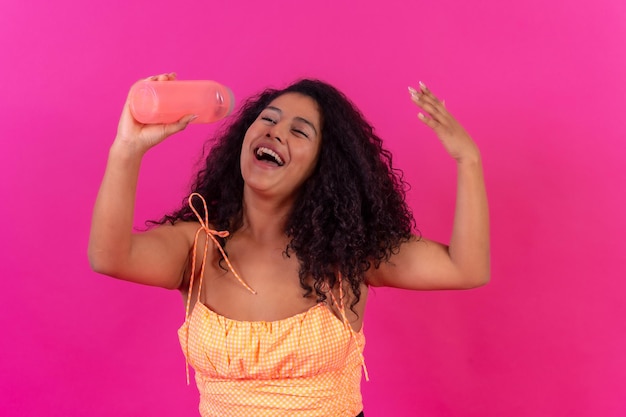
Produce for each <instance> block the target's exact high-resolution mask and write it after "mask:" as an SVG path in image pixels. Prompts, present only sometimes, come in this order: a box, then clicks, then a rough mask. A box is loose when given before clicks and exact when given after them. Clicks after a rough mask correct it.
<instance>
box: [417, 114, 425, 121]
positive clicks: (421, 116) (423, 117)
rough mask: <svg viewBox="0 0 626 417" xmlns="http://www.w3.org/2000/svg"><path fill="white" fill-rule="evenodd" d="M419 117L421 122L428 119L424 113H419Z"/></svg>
mask: <svg viewBox="0 0 626 417" xmlns="http://www.w3.org/2000/svg"><path fill="white" fill-rule="evenodd" d="M417 117H419V118H420V119H421V120H424V119H426V116H424V113H417Z"/></svg>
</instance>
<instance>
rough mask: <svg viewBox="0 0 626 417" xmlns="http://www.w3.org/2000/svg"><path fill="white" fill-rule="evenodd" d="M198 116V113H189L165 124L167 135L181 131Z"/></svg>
mask: <svg viewBox="0 0 626 417" xmlns="http://www.w3.org/2000/svg"><path fill="white" fill-rule="evenodd" d="M197 118H198V115H196V114H188V115H187V116H184V117H182V118H181V119H180V120H179V121H177V122H176V123H169V124H166V125H163V131H164V133H165V134H166V135H167V136H170V135H173V134H174V133H176V132H180V131H181V130H183V129H185V128H186V127H187V126H188V125H189V123H191V122H192V121H194V120H195V119H197Z"/></svg>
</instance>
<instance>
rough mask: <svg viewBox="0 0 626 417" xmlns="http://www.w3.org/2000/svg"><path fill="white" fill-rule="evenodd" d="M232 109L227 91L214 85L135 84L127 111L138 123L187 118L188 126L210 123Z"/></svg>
mask: <svg viewBox="0 0 626 417" xmlns="http://www.w3.org/2000/svg"><path fill="white" fill-rule="evenodd" d="M234 105H235V98H234V96H233V92H232V91H231V90H230V88H228V87H226V86H223V85H221V84H219V83H217V82H215V81H200V80H197V81H180V80H173V81H139V82H137V83H136V84H135V85H133V86H132V88H131V89H130V111H131V113H132V114H133V117H134V118H135V120H137V121H138V122H140V123H145V124H153V123H173V122H176V121H178V120H180V118H181V117H183V116H185V115H188V114H195V115H197V116H198V117H197V118H196V119H195V120H194V121H193V122H192V123H212V122H215V121H218V120H220V119H222V118H224V117H226V116H228V115H229V114H230V113H231V112H232V111H233V107H234Z"/></svg>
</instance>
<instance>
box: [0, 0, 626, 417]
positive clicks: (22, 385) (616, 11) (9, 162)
mask: <svg viewBox="0 0 626 417" xmlns="http://www.w3.org/2000/svg"><path fill="white" fill-rule="evenodd" d="M624 22H626V3H625V2H624V1H623V0H596V1H593V2H586V1H580V0H571V1H564V0H563V1H547V2H546V1H545V0H526V1H523V2H509V1H500V0H483V1H474V2H471V1H470V2H468V1H460V0H440V1H431V2H417V1H415V2H408V1H401V0H388V1H384V2H372V1H365V2H342V1H339V0H333V1H328V0H322V1H297V2H296V1H293V2H292V1H284V0H281V1H272V2H259V1H246V2H243V1H220V2H208V1H190V2H182V3H176V2H171V1H154V2H148V1H135V2H133V1H130V2H127V1H119V0H107V1H102V0H94V1H84V2H77V1H76V2H71V1H69V0H59V1H44V0H24V1H19V2H18V1H13V2H8V1H5V2H2V4H1V5H0V57H1V60H2V61H1V65H0V76H1V78H2V83H1V84H0V129H1V131H2V138H1V140H0V146H1V148H0V149H1V150H0V178H1V179H0V187H1V188H0V195H1V196H2V197H1V198H2V203H1V205H0V210H1V212H0V214H1V217H0V218H1V220H2V221H3V227H2V233H1V234H0V236H1V242H2V251H1V253H2V262H1V263H0V276H1V279H2V283H3V286H2V291H0V308H1V309H2V314H0V327H1V330H2V332H1V335H0V415H2V416H64V417H70V416H183V415H187V416H193V415H197V411H196V410H197V392H196V388H195V387H194V386H191V387H187V386H186V385H185V369H184V360H183V356H182V354H181V352H180V350H179V346H178V341H177V338H176V329H177V327H178V326H179V325H180V324H181V322H182V320H183V316H184V312H183V306H182V302H181V299H180V297H179V296H178V294H176V293H174V292H168V291H165V290H161V289H154V288H148V287H141V286H138V285H132V284H129V283H125V282H121V281H116V280H114V279H109V278H105V277H102V276H99V275H97V274H95V273H93V272H91V271H90V269H89V265H88V262H87V257H86V247H87V236H88V231H89V223H90V215H91V208H92V204H93V201H94V198H95V195H96V191H97V188H98V184H99V181H100V178H101V176H102V173H103V170H104V164H105V161H106V156H107V150H108V147H109V145H110V143H111V141H112V140H113V137H114V135H115V130H116V125H117V118H118V115H119V112H120V109H121V106H122V103H123V101H124V97H125V94H126V92H127V90H128V88H129V86H130V85H131V84H132V83H133V82H134V81H135V80H136V79H138V78H141V77H144V76H147V75H151V74H155V73H161V72H167V71H176V72H178V74H179V77H180V78H181V79H202V78H208V79H215V80H218V81H221V82H223V83H224V84H227V85H229V86H230V87H231V88H232V89H233V91H234V93H235V95H236V96H237V97H238V98H243V97H246V96H248V95H249V94H252V93H255V92H257V91H258V90H260V89H261V88H263V87H266V86H283V85H285V84H286V83H287V82H290V81H292V80H293V79H295V78H298V77H302V76H311V77H318V78H322V79H325V80H327V81H329V82H331V83H333V84H335V85H336V86H337V87H339V88H340V89H342V90H343V91H344V92H345V93H346V94H348V96H350V97H351V98H352V99H353V100H354V102H355V103H356V104H357V105H358V106H359V107H360V108H361V109H362V111H363V112H364V114H365V115H366V116H367V118H368V119H369V120H370V121H371V122H372V123H373V124H374V125H375V126H376V127H377V129H378V132H379V133H380V135H381V136H382V137H384V138H385V140H386V143H387V146H388V147H389V148H390V149H391V150H393V151H394V152H395V156H396V159H395V160H396V164H397V166H398V167H400V168H402V169H403V170H404V171H405V173H406V177H407V179H408V181H409V182H410V183H411V184H412V190H411V193H410V201H411V205H412V207H413V208H414V211H415V215H416V218H417V221H418V225H419V228H420V229H421V230H422V231H423V232H424V234H425V235H426V236H428V237H430V238H435V239H440V240H447V238H448V236H449V233H450V227H451V220H452V213H453V199H454V177H455V169H454V163H453V162H452V161H451V160H450V159H449V158H448V157H447V155H446V154H445V152H444V151H443V149H442V148H441V146H440V145H439V143H438V141H437V139H436V138H435V137H434V135H433V134H432V133H431V132H429V131H428V130H427V129H426V128H425V127H424V126H422V125H420V123H419V122H418V121H417V119H416V118H415V112H416V110H415V108H414V107H413V106H412V105H411V102H410V100H409V97H408V94H407V91H406V87H407V85H416V84H417V82H418V80H423V81H424V82H426V83H427V84H428V85H429V86H430V87H431V88H432V89H433V90H434V91H435V92H436V93H437V94H438V95H439V96H440V97H442V98H444V99H445V100H446V103H447V105H448V108H449V109H451V111H452V112H453V113H454V114H455V115H456V116H457V118H458V119H460V120H461V121H462V122H463V123H464V125H465V126H466V127H467V129H468V130H469V131H470V132H471V133H472V135H473V136H474V137H475V139H476V141H477V142H478V143H479V145H480V147H481V149H482V152H483V157H484V162H485V171H486V176H487V183H488V190H489V198H490V204H491V211H492V216H491V217H492V229H493V230H492V244H493V249H492V257H493V267H492V282H491V283H490V284H489V285H488V286H486V287H483V288H481V289H478V290H473V291H468V292H426V293H417V292H414V293H412V292H403V291H398V290H389V289H379V290H376V292H375V294H374V295H373V296H372V297H371V299H370V303H369V306H368V311H367V315H366V331H367V336H368V344H367V348H366V358H367V364H368V368H369V371H370V375H371V379H372V380H371V382H369V383H364V384H363V393H364V397H365V411H366V415H367V416H370V417H371V416H460V417H470V416H472V417H474V416H476V417H496V416H498V417H500V416H512V417H522V416H533V417H535V416H589V417H591V416H594V417H596V416H603V417H610V416H624V415H626V354H625V352H626V302H624V295H625V293H626V280H625V278H626V266H625V265H626V263H625V257H626V256H625V255H626V253H625V250H624V249H625V246H626V244H625V243H624V236H625V235H626V216H625V215H624V212H625V210H624V200H625V198H626V193H625V192H624V185H625V184H626V169H625V168H624V163H625V162H626V145H625V144H624V139H625V137H624V132H625V131H626V123H625V120H626V117H624V111H625V110H626V106H625V105H624V97H626V83H625V82H624V74H626V44H625V39H626V25H625V24H624ZM214 128H215V126H206V125H205V126H192V127H190V128H189V129H188V130H187V131H185V132H184V133H182V134H180V135H178V136H177V137H174V138H171V140H169V141H167V142H165V143H164V144H162V145H161V146H159V147H158V148H155V149H154V150H153V151H152V152H150V153H149V155H148V156H147V157H146V160H145V164H144V167H143V171H142V174H141V178H140V190H139V195H138V203H137V221H136V224H137V225H142V224H143V221H144V220H146V219H148V218H157V217H159V216H160V215H161V214H162V213H163V212H165V211H168V210H170V209H172V208H174V207H175V206H176V205H177V204H178V202H179V201H181V199H182V197H183V195H184V192H185V190H186V187H187V185H188V183H189V179H190V175H191V173H192V171H193V165H194V163H195V162H196V160H197V157H198V153H199V150H200V148H201V146H202V143H203V141H204V139H205V138H206V137H207V136H208V135H209V134H210V133H211V132H212V131H213V129H214Z"/></svg>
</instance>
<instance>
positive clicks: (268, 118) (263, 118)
mask: <svg viewBox="0 0 626 417" xmlns="http://www.w3.org/2000/svg"><path fill="white" fill-rule="evenodd" d="M261 120H265V121H266V122H269V123H271V124H274V125H275V124H276V120H274V119H272V118H271V117H267V116H263V117H261Z"/></svg>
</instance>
